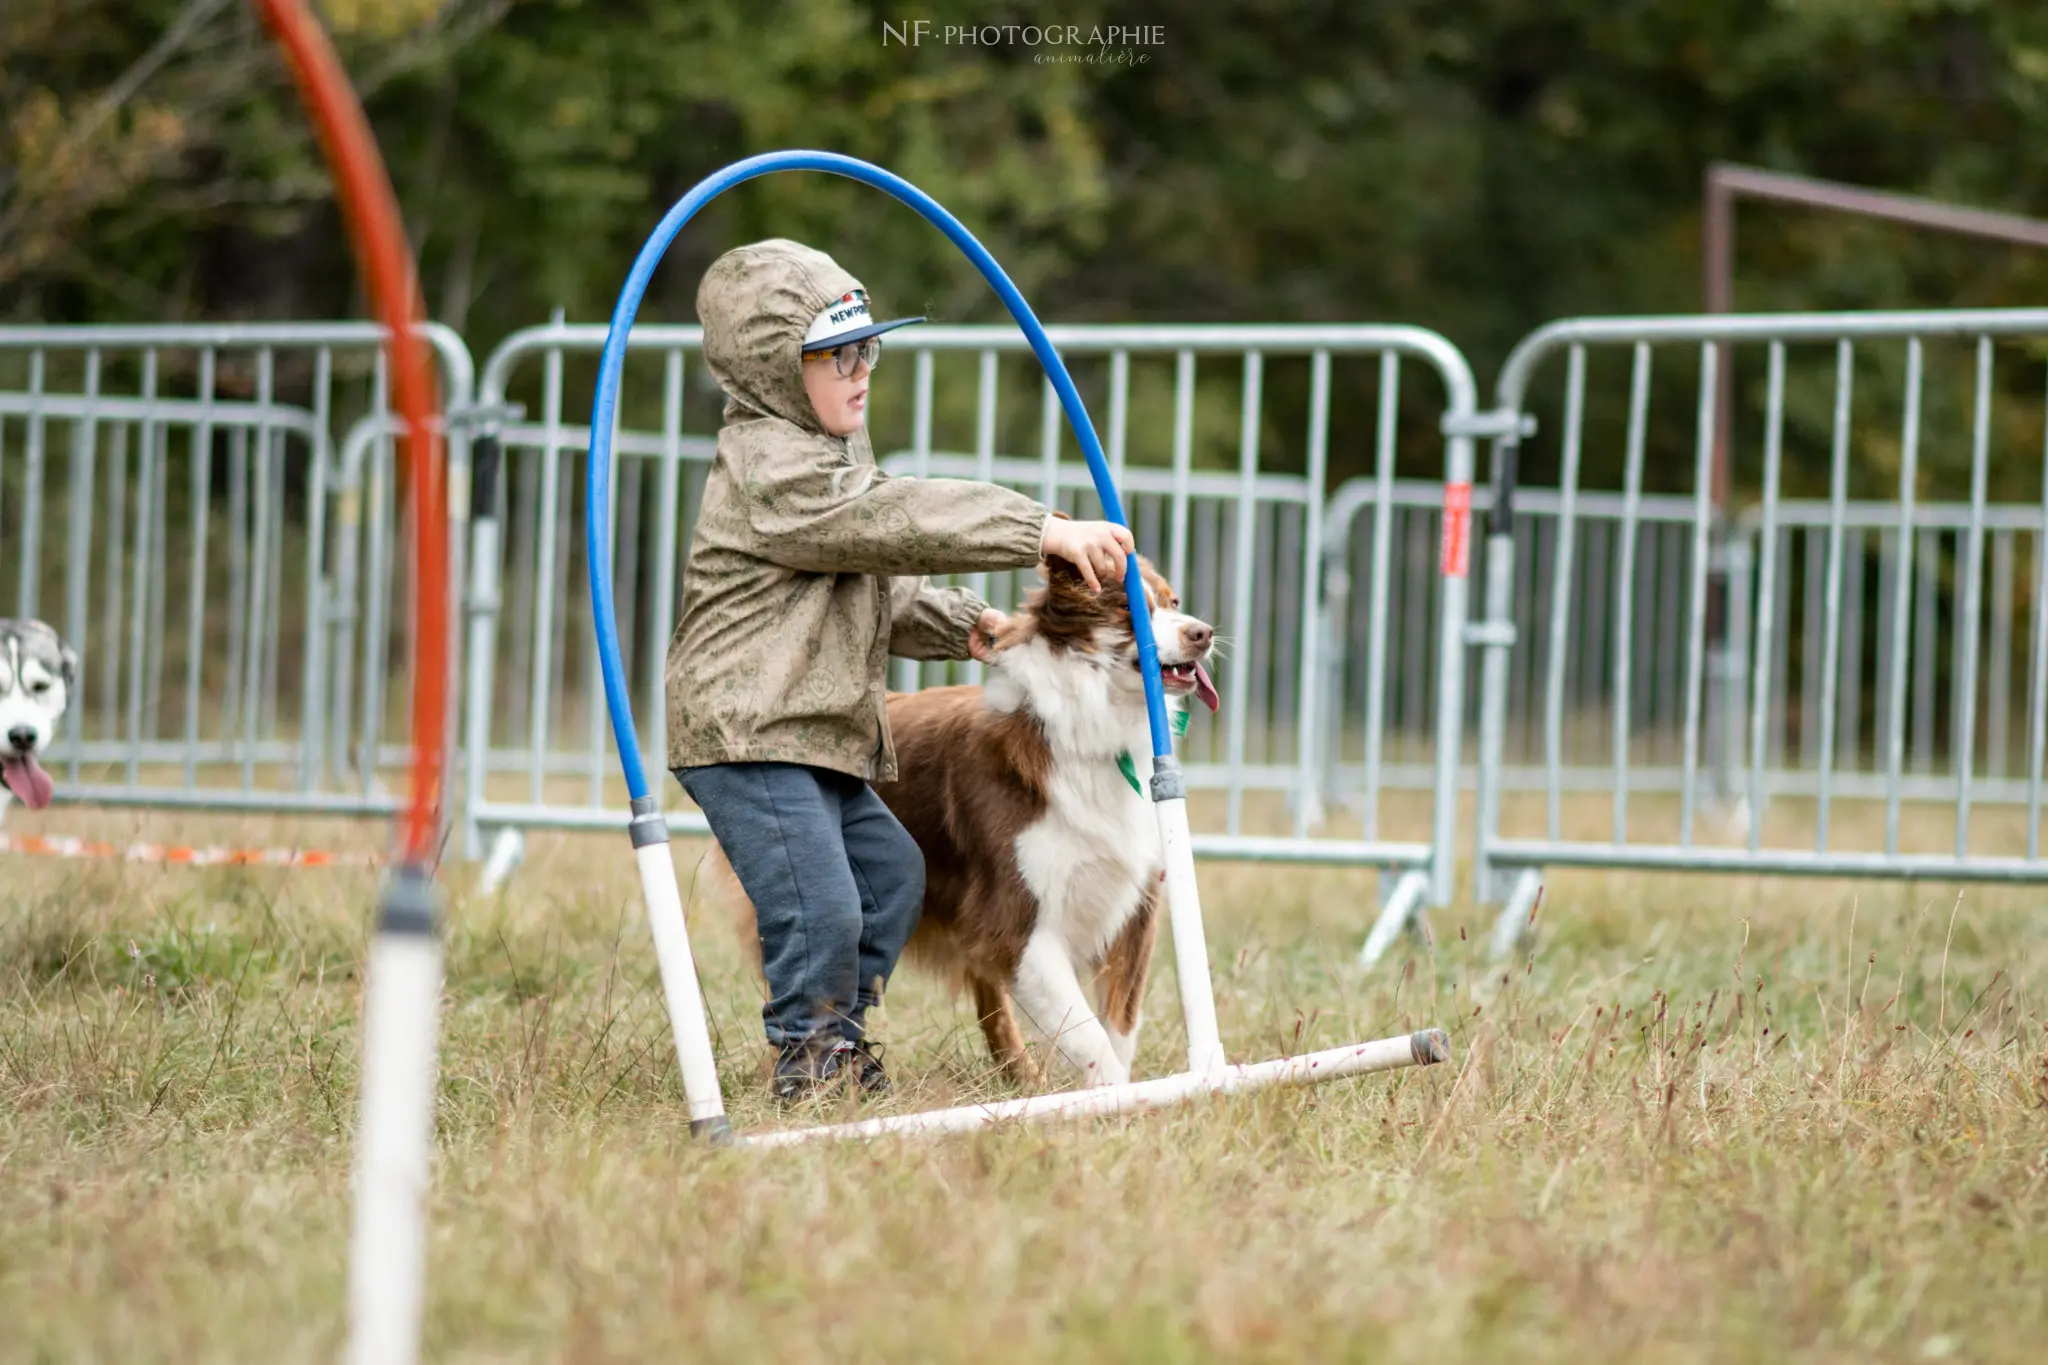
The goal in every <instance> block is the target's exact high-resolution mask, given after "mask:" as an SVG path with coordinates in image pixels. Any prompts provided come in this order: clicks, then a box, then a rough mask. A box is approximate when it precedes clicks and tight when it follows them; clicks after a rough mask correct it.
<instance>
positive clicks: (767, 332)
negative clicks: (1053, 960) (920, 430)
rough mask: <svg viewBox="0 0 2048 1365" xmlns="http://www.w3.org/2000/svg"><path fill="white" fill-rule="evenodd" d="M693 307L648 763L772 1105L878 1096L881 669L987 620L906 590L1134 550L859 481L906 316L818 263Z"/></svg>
mask: <svg viewBox="0 0 2048 1365" xmlns="http://www.w3.org/2000/svg"><path fill="white" fill-rule="evenodd" d="M697 315H698V317H699V318H700V319H701V321H702V322H703V325H704V361H705V364H706V365H708V366H709V367H710V370H711V373H712V375H713V376H714V377H716V378H717V380H718V383H719V387H720V388H722V389H723V390H724V391H725V394H726V404H725V424H724V426H723V428H722V429H721V430H720V431H719V434H718V454H717V457H716V459H715V460H714V461H713V463H712V466H711V471H710V474H709V476H708V477H707V479H706V480H705V485H704V498H703V503H702V509H701V511H700V512H699V514H698V519H697V529H696V535H695V537H694V539H693V540H692V542H691V546H690V555H689V560H688V563H687V564H686V566H685V568H684V570H683V611H682V619H681V621H680V622H679V623H678V624H677V626H676V632H675V637H674V639H673V640H672V641H671V642H670V645H669V653H668V665H667V672H666V680H667V691H668V735H669V740H668V764H669V767H670V768H671V769H672V770H673V771H674V772H675V775H676V778H677V780H678V781H680V782H681V783H682V784H683V787H684V789H685V790H686V791H688V792H689V794H690V798H691V799H692V800H694V801H695V802H696V803H697V805H698V806H699V807H700V808H701V809H702V810H703V812H704V817H705V819H706V820H707V821H709V823H710V825H711V832H712V833H713V834H714V835H716V836H717V838H718V842H719V846H720V847H721V848H722V849H723V850H724V852H725V855H726V858H727V859H728V860H729V861H730V862H731V864H732V867H733V871H734V872H735V873H736V874H737V875H738V877H739V880H740V885H741V886H742V887H743V888H744V889H745V890H746V893H747V896H748V898H749V899H750V900H751V901H752V902H753V904H754V913H755V918H756V922H757V924H758V926H759V930H760V936H761V962H762V968H763V971H764V973H765V975H766V976H767V978H768V1001H767V1004H766V1005H765V1006H763V1008H762V1011H761V1017H762V1020H763V1023H764V1024H765V1026H766V1031H767V1035H768V1041H769V1042H770V1043H772V1044H774V1045H775V1047H776V1049H777V1057H776V1063H775V1076H774V1080H773V1082H772V1088H773V1090H774V1093H775V1095H776V1097H777V1098H778V1099H785V1100H787V1099H799V1098H803V1097H806V1096H808V1095H810V1094H812V1093H814V1092H815V1091H816V1090H817V1089H818V1088H820V1087H821V1086H823V1085H824V1084H825V1083H826V1082H832V1081H837V1080H840V1079H842V1078H843V1077H844V1076H845V1075H846V1074H847V1073H848V1072H849V1071H850V1072H851V1074H852V1075H853V1076H854V1078H855V1079H856V1080H857V1081H858V1083H859V1085H860V1088H861V1089H862V1090H863V1091H865V1092H868V1093H876V1092H879V1091H882V1090H885V1089H886V1088H887V1086H888V1077H887V1076H886V1074H885V1073H884V1072H883V1069H882V1065H881V1060H880V1058H879V1056H878V1055H877V1053H876V1051H875V1050H874V1049H873V1048H872V1047H870V1046H869V1044H868V1042H867V1040H866V1038H865V1034H864V1024H865V1020H866V1016H867V1011H868V1009H869V1008H870V1007H871V1006H873V1005H874V1004H875V1002H876V1001H878V1000H879V999H880V998H881V993H882V986H883V984H884V983H885V982H886V981H887V980H888V978H889V973H890V972H891V971H892V970H893V969H894V967H895V965H896V959H897V958H898V956H900V955H901V953H902V951H903V946H904V944H905V943H906V942H907V941H908V940H909V938H910V933H911V930H912V929H914V928H915V927H916V926H917V920H918V915H919V912H920V910H921V909H922V906H923V902H924V859H923V856H922V855H921V854H920V853H919V852H918V848H917V845H916V844H915V843H914V842H913V841H912V840H911V838H910V836H909V834H908V833H906V832H905V830H904V829H903V826H902V825H901V824H899V823H898V822H897V820H896V817H895V816H893V815H892V814H890V812H889V809H888V807H886V806H885V805H883V804H882V800H881V798H880V797H878V796H877V795H875V793H874V790H873V789H872V788H871V787H869V786H868V782H869V781H879V782H887V781H892V780H894V778H895V777H896V753H895V748H894V746H893V744H892V743H891V741H890V737H889V727H888V718H887V714H886V712H885V710H884V706H883V702H884V694H885V669H886V666H887V661H888V656H889V655H891V654H896V655H900V656H902V657H905V658H912V659H960V658H967V657H970V656H971V657H974V658H979V659H984V660H986V659H988V658H989V657H991V655H990V648H989V639H990V637H991V636H992V634H993V632H994V631H995V630H996V629H997V628H998V627H999V626H1001V624H1002V623H1003V620H1004V617H1003V615H1002V613H1000V612H998V611H995V610H994V609H992V608H991V607H990V606H989V605H988V603H986V602H984V601H982V600H981V599H980V598H978V597H976V596H975V595H974V594H973V593H971V592H968V591H967V590H965V589H964V588H944V589H941V588H935V587H933V586H932V585H931V583H930V582H929V581H927V579H926V578H925V577H924V575H927V574H934V573H970V572H975V571H980V570H991V569H1009V568H1021V567H1025V566H1028V565H1033V564H1036V563H1038V562H1039V561H1040V559H1041V558H1042V557H1043V556H1045V555H1058V556H1059V557H1061V558H1063V559H1067V560H1070V561H1072V562H1073V563H1075V564H1076V565H1077V566H1079V568H1080V569H1081V572H1082V574H1083V576H1084V577H1085V578H1086V580H1087V581H1088V583H1089V584H1090V585H1091V586H1099V584H1100V581H1101V580H1102V579H1103V578H1105V577H1108V578H1114V577H1117V576H1120V575H1121V574H1122V572H1123V566H1124V557H1125V556H1126V555H1128V554H1130V553H1131V552H1132V549H1133V544H1132V541H1131V536H1130V533H1129V532H1128V531H1126V530H1125V529H1124V528H1123V527H1121V526H1117V525H1114V524H1112V523H1109V522H1100V521H1096V522H1078V521H1068V520H1065V519H1063V518H1055V517H1053V516H1051V514H1050V513H1049V512H1048V511H1047V509H1046V508H1045V507H1043V506H1041V505H1040V504H1039V503H1037V502H1035V501H1033V500H1032V499H1030V498H1028V497H1025V496H1024V495H1023V494H1021V493H1013V492H1011V491H1009V490H1008V489H1004V488H999V487H997V486H995V485H994V484H984V483H972V482H968V481H965V480H958V479H903V478H892V477H890V476H889V475H887V474H885V473H883V472H882V471H881V470H880V469H878V468H877V467H876V465H875V458H874V453H873V451H872V449H871V448H870V446H869V443H868V435H867V431H866V428H865V427H864V425H863V422H864V419H865V418H866V415H867V394H868V383H869V376H870V373H871V372H872V370H873V369H874V366H875V363H876V361H877V360H878V359H879V358H880V351H881V340H880V337H881V334H882V333H883V332H886V331H888V330H890V329H891V328H895V327H901V326H903V325H905V324H906V323H913V322H922V321H923V320H924V319H922V318H900V319H897V320H896V321H893V322H881V323H878V322H875V321H874V320H873V318H872V317H871V316H870V314H869V312H868V304H867V296H866V291H864V290H863V289H862V288H861V284H860V281H859V280H857V279H855V278H854V277H853V276H851V275H849V274H847V273H846V271H844V270H842V269H841V268H840V267H839V266H838V265H837V264H836V263H835V262H834V261H833V260H832V258H831V257H829V256H826V255H825V254H823V253H822V252H819V251H815V250H812V249H811V248H809V247H806V246H803V245H801V244H799V243H796V242H792V241H787V240H783V239H780V238H777V239H772V240H769V241H764V242H755V243H753V244H751V245H749V246H743V247H738V248H735V249H734V250H732V251H729V252H727V253H726V254H725V255H723V256H721V257H719V258H718V259H717V260H716V261H714V262H713V263H712V265H711V268H710V269H709V270H707V271H706V272H705V273H704V280H703V283H702V284H701V285H700V286H699V288H698V290H697Z"/></svg>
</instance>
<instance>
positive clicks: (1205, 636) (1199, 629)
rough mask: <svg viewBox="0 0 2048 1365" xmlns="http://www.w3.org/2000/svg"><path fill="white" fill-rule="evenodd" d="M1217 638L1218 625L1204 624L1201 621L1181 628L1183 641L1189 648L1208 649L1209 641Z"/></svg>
mask: <svg viewBox="0 0 2048 1365" xmlns="http://www.w3.org/2000/svg"><path fill="white" fill-rule="evenodd" d="M1215 638H1216V627H1214V626H1209V625H1204V624H1202V623H1201V622H1200V621H1197V622H1195V623H1194V624H1193V625H1187V626H1182V627H1181V628H1180V639H1181V643H1182V644H1184V645H1186V646H1187V647H1188V648H1189V649H1207V648H1208V647H1209V642H1210V641H1211V640H1213V639H1215Z"/></svg>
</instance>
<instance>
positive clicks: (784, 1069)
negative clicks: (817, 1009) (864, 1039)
mask: <svg viewBox="0 0 2048 1365" xmlns="http://www.w3.org/2000/svg"><path fill="white" fill-rule="evenodd" d="M853 1050H854V1049H853V1044H852V1043H849V1042H847V1041H846V1040H845V1039H844V1038H833V1037H830V1036H828V1035H825V1034H818V1035H816V1036H814V1037H810V1038H805V1039H801V1040H799V1041H797V1042H793V1043H784V1044H782V1045H781V1046H780V1047H779V1048H777V1049H776V1054H775V1075H774V1077H773V1079H772V1080H770V1082H769V1089H770V1090H771V1091H772V1092H773V1094H774V1096H775V1098H776V1099H778V1100H781V1101H783V1102H784V1103H791V1102H795V1101H801V1100H808V1099H815V1098H817V1097H818V1096H820V1095H822V1094H823V1093H824V1092H825V1091H827V1090H829V1089H831V1088H832V1085H833V1083H834V1082H836V1081H841V1080H844V1079H845V1076H846V1063H847V1060H848V1058H849V1057H851V1056H852V1055H853Z"/></svg>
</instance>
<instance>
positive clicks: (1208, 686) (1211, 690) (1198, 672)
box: [1195, 664, 1223, 711]
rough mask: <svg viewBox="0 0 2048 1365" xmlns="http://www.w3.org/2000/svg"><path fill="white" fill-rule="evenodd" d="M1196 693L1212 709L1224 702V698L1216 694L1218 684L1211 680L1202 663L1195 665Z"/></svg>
mask: <svg viewBox="0 0 2048 1365" xmlns="http://www.w3.org/2000/svg"><path fill="white" fill-rule="evenodd" d="M1195 695H1196V696H1198V697H1200V698H1201V699H1202V705H1204V706H1206V707H1208V708H1209V709H1210V710H1211V711H1214V710H1215V709H1216V708H1217V707H1219V706H1221V705H1222V704H1223V698H1221V697H1219V696H1217V695H1216V684H1215V683H1212V682H1210V681H1209V674H1208V671H1207V670H1206V669H1204V668H1203V667H1202V666H1201V665H1200V664H1196V665H1195Z"/></svg>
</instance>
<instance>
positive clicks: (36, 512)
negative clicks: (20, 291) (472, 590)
mask: <svg viewBox="0 0 2048 1365" xmlns="http://www.w3.org/2000/svg"><path fill="white" fill-rule="evenodd" d="M424 333H425V335H426V336H427V338H428V339H429V341H430V343H431V345H432V346H433V348H434V351H435V354H436V356H437V358H438V361H439V364H440V369H441V382H442V385H443V390H444V398H445V401H446V403H447V407H448V411H449V412H450V413H451V414H463V413H467V412H468V411H469V410H470V401H471V392H472V383H473V372H472V369H471V365H470V360H469V353H468V351H467V350H466V349H465V348H464V346H463V344H462V342H461V340H460V339H459V338H458V337H456V336H455V334H454V333H452V332H450V331H448V330H447V329H446V328H443V327H439V326H431V325H430V326H427V327H426V328H425V329H424ZM381 336H382V330H381V329H380V328H379V327H377V326H376V325H374V324H369V323H308V324H275V325H273V324H260V325H234V326H191V327H187V326H149V327H9V328H0V612H6V613H7V614H11V615H16V616H27V617H40V618H42V619H45V620H48V621H49V622H50V624H52V625H53V626H55V627H56V628H57V629H58V630H59V631H60V632H61V633H62V634H63V636H64V638H65V639H66V640H67V642H69V643H70V644H71V645H72V647H73V648H74V649H76V650H77V651H78V654H79V656H80V679H79V685H78V687H77V688H76V689H75V690H74V692H73V694H72V696H71V699H70V705H69V708H68V710H67V713H66V715H65V718H64V725H63V729H62V731H61V733H60V736H59V738H58V740H57V741H56V743H55V744H54V745H53V746H52V750H51V752H50V754H49V755H48V756H47V757H48V760H49V761H50V763H51V764H52V766H53V767H55V768H56V769H58V771H59V772H60V773H61V775H62V777H63V780H62V781H60V783H59V784H58V792H59V795H60V797H61V799H64V800H67V801H91V802H100V803H106V804H117V805H148V806H176V807H188V808H212V809H220V810H251V811H254V810H266V811H279V810H287V811H308V812H320V813H343V814H345V813H383V812H388V811H390V810H392V809H395V807H396V804H397V799H396V797H395V796H394V795H389V794H387V793H386V791H385V789H384V786H383V781H382V779H381V778H380V775H379V773H380V769H382V768H384V767H387V766H391V765H402V764H403V763H404V761H405V758H406V753H405V730H404V725H405V717H404V716H403V715H402V714H400V712H401V711H402V708H394V707H387V706H386V704H385V699H386V698H387V697H388V696H390V695H392V690H391V689H392V687H393V685H394V683H393V678H394V675H402V673H403V668H404V663H403V661H404V657H405V654H404V650H403V643H402V635H401V630H402V627H403V626H404V624H405V623H404V621H403V619H402V617H399V616H398V613H396V612H394V609H393V604H394V602H395V601H396V600H397V599H396V598H395V597H394V595H393V594H394V590H395V587H396V586H397V585H395V584H394V582H393V580H394V578H396V577H398V576H399V575H400V574H401V573H402V563H401V561H402V556H400V555H399V554H398V553H397V547H398V546H399V544H401V543H402V542H401V540H400V538H399V536H398V528H397V526H396V512H395V509H394V499H393V496H392V493H393V470H392V451H391V442H390V441H389V439H388V437H389V434H390V429H391V424H392V419H391V418H390V416H389V414H388V412H387V409H386V405H385V395H384V373H383V357H382V354H381V351H380V348H379V341H380V338H381ZM464 447H465V439H464V437H463V436H462V433H461V427H460V425H459V423H454V422H451V433H450V440H449V442H448V450H449V458H450V460H451V464H453V465H455V466H457V467H459V466H460V465H461V462H462V460H463V459H464V453H463V452H464ZM60 466H61V468H60ZM366 508H367V515H366V514H365V511H366ZM365 542H367V543H365Z"/></svg>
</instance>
